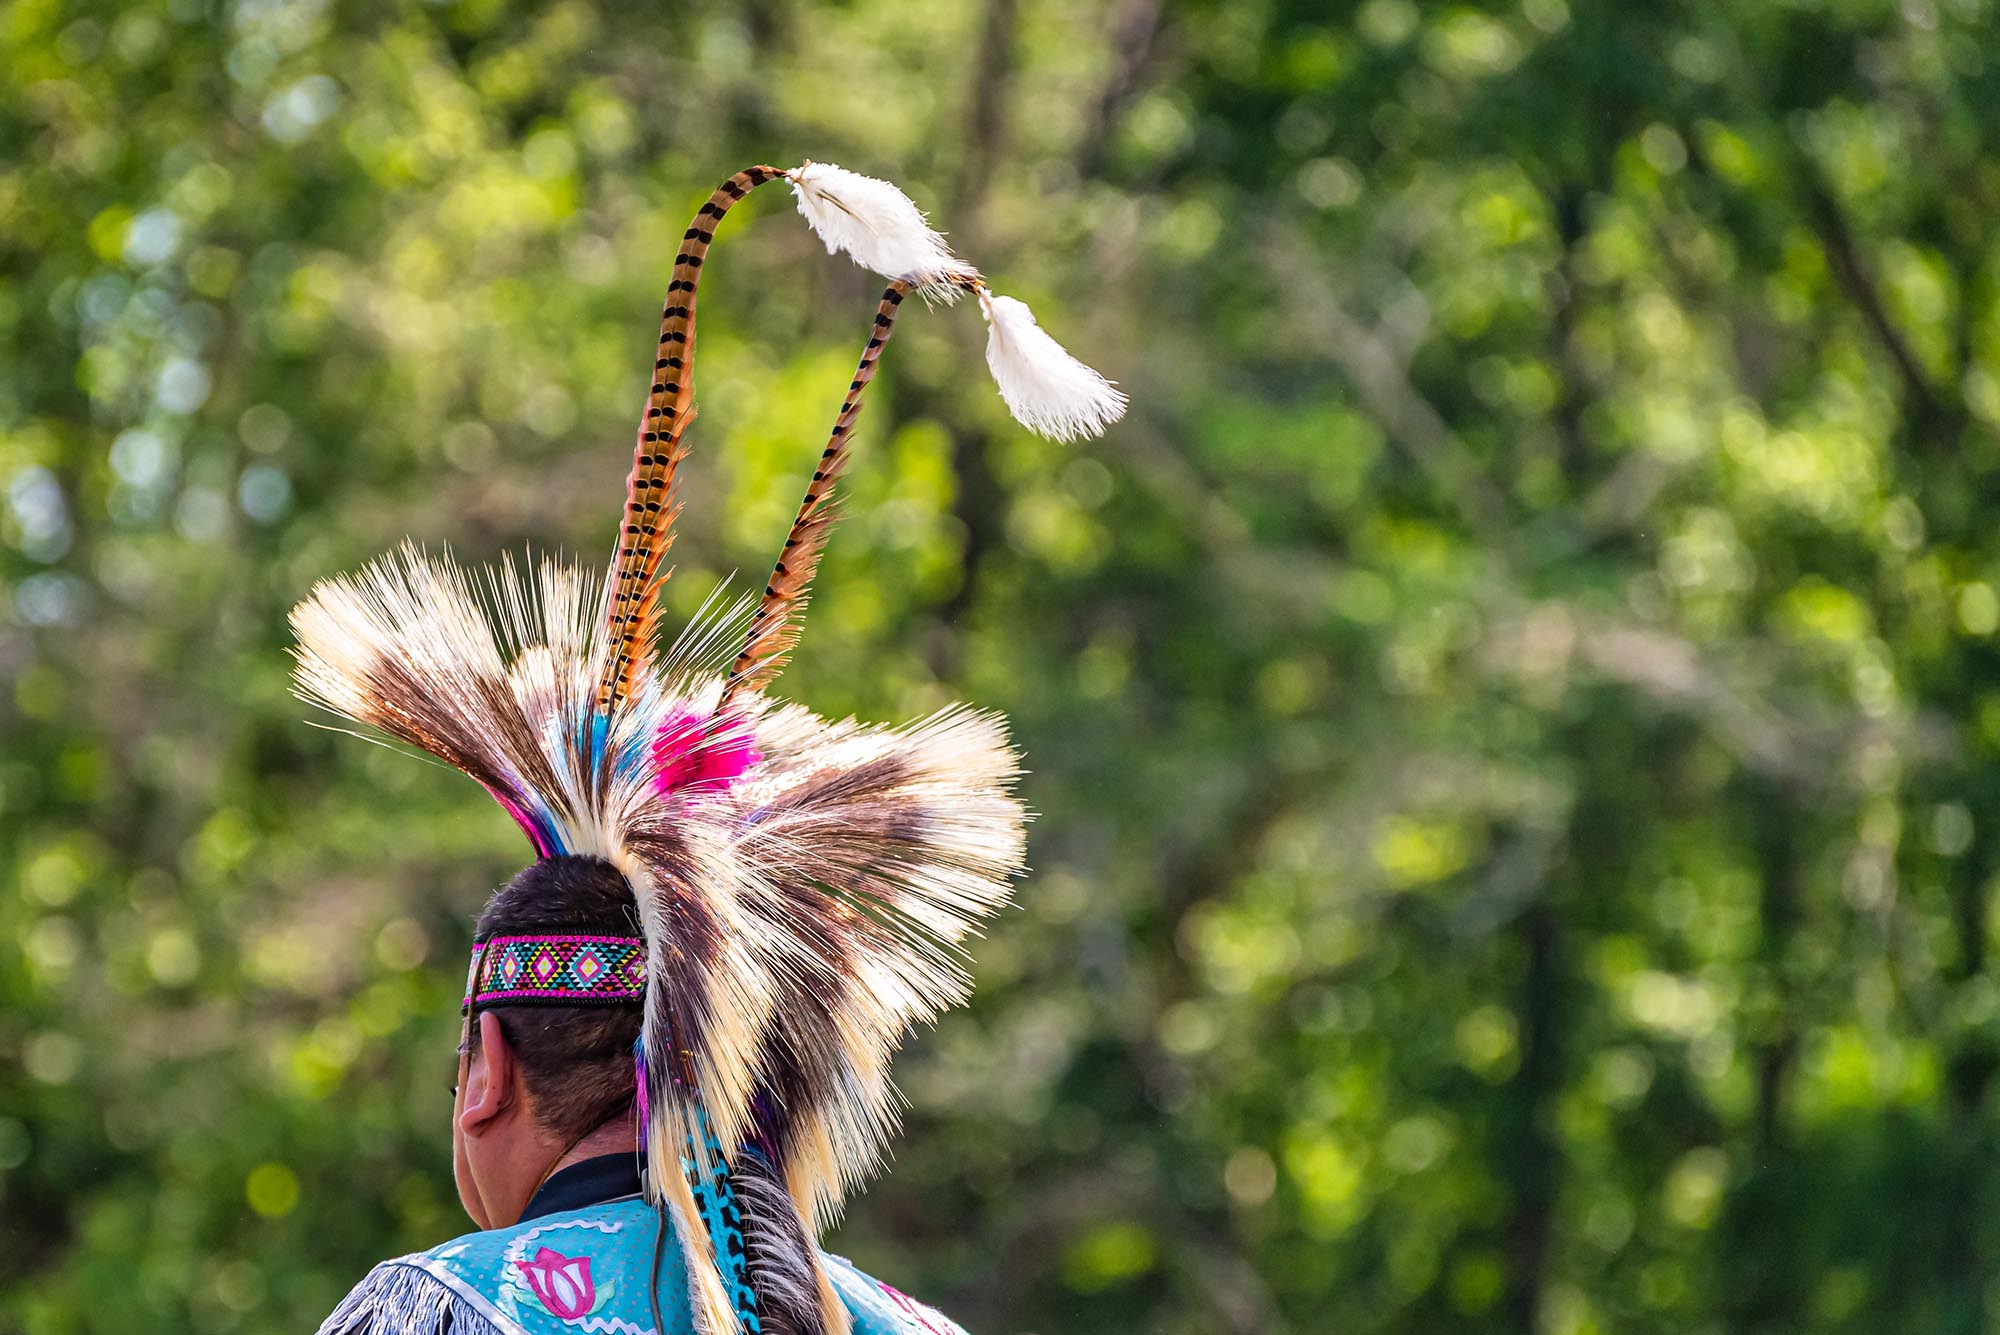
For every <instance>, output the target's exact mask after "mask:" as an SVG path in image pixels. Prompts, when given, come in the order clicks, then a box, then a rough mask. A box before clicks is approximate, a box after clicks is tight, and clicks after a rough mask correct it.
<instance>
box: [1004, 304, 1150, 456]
mask: <svg viewBox="0 0 2000 1335" xmlns="http://www.w3.org/2000/svg"><path fill="white" fill-rule="evenodd" d="M979 308H980V310H981V311H982V312H983V313H984V314H985V316H986V329H987V333H986V365H987V367H988V368H989V369H991V370H992V372H993V379H994V380H995V381H996V382H997V383H998V384H999V386H1000V397H1001V398H1002V399H1004V400H1006V403H1007V411H1009V412H1011V413H1013V414H1014V420H1015V421H1017V422H1019V423H1020V424H1021V425H1022V426H1025V427H1027V428H1028V429H1029V430H1030V431H1034V432H1036V433H1038V434H1040V435H1044V436H1047V437H1049V438H1050V439H1051V440H1064V441H1067V440H1075V439H1077V438H1078V437H1080V436H1101V435H1103V434H1104V428H1105V427H1107V426H1110V425H1111V424H1112V423H1113V422H1115V421H1117V420H1118V419H1119V418H1121V417H1123V416H1124V415H1125V403H1126V399H1125V395H1124V394H1123V393H1121V392H1120V391H1119V390H1118V389H1117V388H1116V387H1115V386H1113V385H1112V383H1111V382H1110V381H1109V380H1106V379H1105V378H1104V377H1103V376H1101V375H1099V374H1098V373H1097V372H1095V371H1093V370H1091V369H1090V368H1089V367H1088V366H1085V365H1084V364H1083V363H1082V362H1080V361H1078V360H1077V359H1076V358H1074V357H1072V356H1070V355H1069V353H1068V352H1066V351H1064V349H1063V345H1062V344H1060V343H1058V342H1056V341H1055V340H1054V339H1053V338H1050V337H1049V335H1048V333H1047V331H1045V330H1044V329H1043V328H1042V327H1041V326H1040V325H1038V324H1036V323H1035V313H1034V312H1033V311H1031V310H1029V309H1028V308H1027V306H1026V305H1025V304H1024V303H1022V302H1019V301H1016V300H1014V298H1012V297H1001V296H995V295H994V294H993V293H991V292H989V291H987V290H986V289H985V288H983V287H982V288H980V289H979Z"/></svg>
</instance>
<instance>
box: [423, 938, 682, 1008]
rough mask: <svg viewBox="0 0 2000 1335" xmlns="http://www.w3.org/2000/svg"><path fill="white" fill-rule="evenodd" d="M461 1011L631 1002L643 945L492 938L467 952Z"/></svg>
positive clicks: (638, 993) (639, 986)
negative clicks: (468, 959)
mask: <svg viewBox="0 0 2000 1335" xmlns="http://www.w3.org/2000/svg"><path fill="white" fill-rule="evenodd" d="M465 992H466V995H465V1000H464V1001H462V1002H461V1003H460V1008H461V1009H465V1008H469V1007H476V1006H491V1005H500V1004H508V1005H515V1004H520V1003H524V1002H527V1003H533V1002H555V1003H563V1002H566V1003H569V1004H571V1005H586V1006H587V1005H592V1004H598V1003H605V1002H632V1003H636V1002H638V1001H639V1000H641V999H642V998H643V997H644V996H645V992H646V943H645V942H644V941H641V940H640V939H639V938H638V937H636V936H496V937H494V938H493V939H492V940H490V941H484V942H481V943H480V944H479V945H477V946H474V947H473V948H472V969H471V972H470V974H468V976H467V978H466V982H465Z"/></svg>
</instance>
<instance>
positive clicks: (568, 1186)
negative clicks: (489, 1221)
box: [521, 1150, 639, 1224]
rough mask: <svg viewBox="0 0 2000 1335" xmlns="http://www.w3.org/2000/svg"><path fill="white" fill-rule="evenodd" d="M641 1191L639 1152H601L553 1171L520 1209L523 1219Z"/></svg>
mask: <svg viewBox="0 0 2000 1335" xmlns="http://www.w3.org/2000/svg"><path fill="white" fill-rule="evenodd" d="M638 1194H639V1156H638V1155H636V1154H634V1153H632V1152H631V1151H630V1150H627V1151H626V1152H625V1153H623V1154H600V1155H598V1156H597V1157H596V1158H594V1159H582V1160H579V1161H578V1162H576V1163H573V1164H571V1165H570V1166H569V1167H567V1168H565V1169H563V1170H562V1171H560V1172H558V1173H554V1174H552V1175H550V1177H549V1180H548V1181H546V1182H544V1183H542V1186H541V1189H540V1190H539V1191H537V1192H536V1193H535V1194H534V1196H532V1197H531V1198H530V1199H529V1201H528V1208H527V1209H525V1210H523V1211H521V1222H522V1223H524V1224H525V1223H527V1222H528V1221H529V1220H530V1219H539V1218H541V1217H542V1216H543V1215H545V1214H561V1213H563V1212H564V1211H565V1210H581V1209H582V1208H583V1207H584V1206H586V1205H601V1204H603V1203H604V1202H605V1201H615V1200H617V1199H618V1198H620V1197H621V1196H636V1195H638Z"/></svg>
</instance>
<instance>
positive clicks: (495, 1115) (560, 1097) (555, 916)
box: [451, 857, 642, 1228]
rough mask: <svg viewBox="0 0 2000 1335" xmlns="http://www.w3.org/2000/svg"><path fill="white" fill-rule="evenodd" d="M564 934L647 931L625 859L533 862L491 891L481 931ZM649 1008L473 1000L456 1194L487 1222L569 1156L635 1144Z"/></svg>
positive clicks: (503, 1218) (513, 1211)
mask: <svg viewBox="0 0 2000 1335" xmlns="http://www.w3.org/2000/svg"><path fill="white" fill-rule="evenodd" d="M557 935H584V936H612V937H636V936H638V935H639V911H638V905H637V903H636V902H635V900H634V899H633V896H632V887H631V885H630V884H629V883H628V882H627V881H626V880H625V877H624V876H623V875H622V874H620V872H619V871H618V869H617V868H616V867H613V866H612V865H611V864H610V863H608V862H605V861H603V860H602V859H599V858H580V857H559V858H548V859H545V860H543V861H541V862H537V863H535V864H533V865H532V866H530V867H528V868H527V869H526V870H525V871H522V872H521V873H520V874H519V875H517V876H515V877H514V879H513V880H511V881H509V882H508V883H507V884H506V885H504V886H502V887H501V888H500V889H499V890H497V891H495V892H494V894H493V898H492V899H491V900H490V901H488V903H487V905H486V911H485V912H484V913H482V914H480V916H479V925H478V928H477V929H476V931H475V932H474V936H473V939H474V941H475V942H476V943H479V944H484V943H486V942H489V941H492V940H493V939H495V938H498V937H514V936H557ZM641 1016H642V1012H641V1009H640V1007H639V1005H638V1004H637V1003H636V1002H635V1001H627V1002H624V1003H590V1004H550V1003H543V1002H536V1003H534V1004H500V1005H487V1006H484V1007H480V1008H478V1009H476V1010H475V1011H474V1013H473V1014H472V1016H471V1018H470V1022H469V1024H468V1025H467V1026H466V1031H465V1043H464V1051H463V1052H462V1053H461V1054H460V1057H459V1070H458V1087H457V1092H456V1093H455V1095H454V1096H453V1100H452V1136H451V1139H452V1170H453V1174H454V1176H455V1177H456V1178H457V1181H458V1198H459V1201H460V1202H461V1203H462V1204H463V1205H464V1206H465V1210H466V1213H467V1214H469V1215H471V1216H472V1218H473V1221H474V1222H475V1223H477V1224H478V1225H479V1226H480V1227H481V1228H496V1227H501V1226H504V1225H507V1224H511V1223H513V1222H514V1221H515V1220H517V1219H519V1218H520V1215H521V1211H522V1210H523V1209H525V1208H526V1206H527V1204H528V1199H529V1198H530V1197H531V1196H532V1195H533V1194H534V1192H535V1189H536V1188H537V1187H538V1186H540V1185H541V1183H542V1181H543V1180H544V1179H545V1178H547V1176H548V1174H549V1172H550V1171H551V1170H552V1169H554V1168H555V1166H556V1165H557V1163H558V1162H559V1161H560V1160H562V1159H563V1158H564V1157H565V1156H570V1155H572V1153H573V1152H578V1153H577V1154H576V1157H581V1153H580V1152H582V1151H596V1152H612V1151H614V1150H617V1149H629V1148H631V1147H632V1146H633V1144H634V1129H633V1126H632V1113H633V1105H634V1099H635V1096H636V1095H635V1088H634V1083H633V1064H632V1050H633V1045H634V1044H635V1043H637V1042H638V1039H639V1028H640V1021H641ZM600 1140H601V1141H603V1142H604V1143H603V1144H602V1145H598V1144H596V1143H595V1142H598V1141H600Z"/></svg>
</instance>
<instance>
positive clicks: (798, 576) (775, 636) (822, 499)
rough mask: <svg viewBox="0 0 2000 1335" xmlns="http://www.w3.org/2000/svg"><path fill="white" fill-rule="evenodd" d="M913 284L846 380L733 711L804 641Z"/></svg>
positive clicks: (746, 651)
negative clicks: (847, 483)
mask: <svg viewBox="0 0 2000 1335" xmlns="http://www.w3.org/2000/svg"><path fill="white" fill-rule="evenodd" d="M909 291H910V285H909V284H908V283H906V282H903V281H902V280H900V279H898V280H897V281H896V282H893V283H891V284H889V287H888V289H887V290H886V291H884V292H883V293H882V303H881V305H880V306H878V307H877V308H876V310H875V323H874V326H873V327H872V328H871V329H870V330H869V334H868V346H867V347H866V348H865V349H863V350H862V353H861V364H860V365H859V366H857V367H856V368H855V371H854V379H853V380H851V381H850V382H848V386H847V397H846V398H845V399H843V400H842V401H841V405H840V414H839V416H838V417H836V418H835V419H834V423H833V434H832V436H831V438H830V439H828V441H827V444H826V448H825V449H824V450H822V451H821V452H820V456H819V464H818V466H817V467H816V468H814V469H813V475H812V481H810V482H808V483H807V484H806V495H805V499H804V500H803V501H801V502H799V512H798V515H797V517H796V518H794V519H793V520H792V528H791V532H789V533H787V534H786V535H785V545H784V547H783V549H782V550H781V551H780V552H779V554H778V563H777V565H775V566H774V567H772V570H771V578H770V579H769V580H768V581H766V582H765V585H764V596H763V598H762V600H761V601H760V602H759V603H758V604H757V610H756V611H755V612H754V613H752V614H751V617H750V628H749V630H748V632H747V633H746V634H745V636H744V640H743V648H742V650H741V652H739V653H738V654H737V655H736V661H735V663H734V664H732V665H731V666H730V669H729V680H728V682H727V683H726V684H725V685H724V686H723V688H722V707H723V708H724V709H727V708H728V707H729V705H730V704H731V703H732V702H733V701H734V700H735V699H736V696H737V695H738V693H739V692H742V691H758V690H762V689H763V688H764V687H765V686H766V685H768V684H769V683H770V682H771V681H772V679H774V678H775V677H776V676H777V675H778V673H779V672H780V671H781V670H783V668H784V665H785V659H786V657H787V656H788V655H789V654H790V653H791V650H792V647H793V646H794V645H796V644H797V643H798V638H799V630H800V625H799V621H800V618H801V616H802V615H803V614H804V612H805V604H806V598H807V596H808V595H809V594H810V593H811V591H812V582H813V576H814V575H815V574H817V573H818V571H819V562H820V557H821V556H823V555H824V554H825V552H826V540H827V538H828V537H829V536H830V535H831V534H832V532H833V523H834V520H835V519H837V518H838V517H839V511H838V510H837V509H836V507H835V506H834V502H833V492H834V487H835V485H836V484H838V482H839V481H840V475H841V473H843V472H844V471H846V468H847V461H848V460H849V459H850V458H852V457H853V454H854V424H855V423H856V422H857V421H858V420H860V417H861V396H862V394H863V393H864V392H865V391H866V390H867V388H868V383H869V382H870V381H871V380H873V379H874V378H875V367H876V365H877V363H878V362H879V361H880V359H881V356H882V349H883V348H884V347H886V346H888V343H889V336H890V335H891V334H893V333H895V331H896V312H897V310H898V308H900V307H901V306H902V304H903V298H904V297H905V296H907V295H909Z"/></svg>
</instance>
